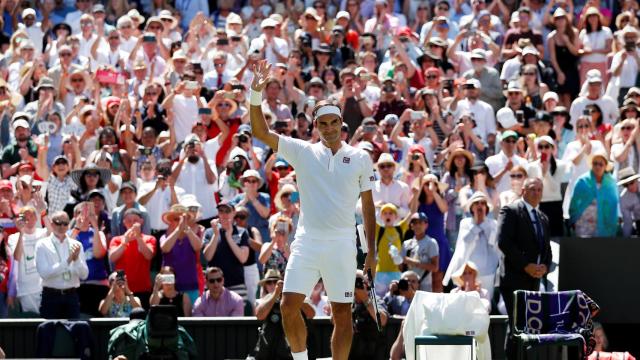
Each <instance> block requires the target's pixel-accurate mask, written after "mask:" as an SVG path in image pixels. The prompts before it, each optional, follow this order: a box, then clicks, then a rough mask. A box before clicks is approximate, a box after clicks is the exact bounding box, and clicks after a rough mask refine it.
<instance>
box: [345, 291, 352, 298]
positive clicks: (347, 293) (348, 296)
mask: <svg viewBox="0 0 640 360" xmlns="http://www.w3.org/2000/svg"><path fill="white" fill-rule="evenodd" d="M344 297H346V298H351V297H353V292H352V291H345V292H344Z"/></svg>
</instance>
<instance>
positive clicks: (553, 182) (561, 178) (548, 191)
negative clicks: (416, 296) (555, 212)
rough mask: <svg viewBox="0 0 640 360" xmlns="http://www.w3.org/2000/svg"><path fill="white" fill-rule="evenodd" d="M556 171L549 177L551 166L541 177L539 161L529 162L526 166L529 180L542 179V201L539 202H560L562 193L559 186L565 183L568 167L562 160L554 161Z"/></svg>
mask: <svg viewBox="0 0 640 360" xmlns="http://www.w3.org/2000/svg"><path fill="white" fill-rule="evenodd" d="M556 165H557V168H556V171H555V173H554V174H553V175H551V165H549V169H548V170H547V174H546V175H545V176H542V166H541V164H540V160H536V161H534V162H531V163H529V164H528V166H527V175H528V176H529V177H530V178H536V177H537V178H540V179H542V200H541V202H550V201H562V193H561V192H560V185H561V184H562V183H563V182H565V179H566V177H567V174H568V173H569V170H570V165H569V164H568V163H566V162H564V161H562V160H556Z"/></svg>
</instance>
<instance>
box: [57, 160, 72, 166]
mask: <svg viewBox="0 0 640 360" xmlns="http://www.w3.org/2000/svg"><path fill="white" fill-rule="evenodd" d="M53 165H69V163H68V162H66V161H64V160H58V161H56V162H55V163H53Z"/></svg>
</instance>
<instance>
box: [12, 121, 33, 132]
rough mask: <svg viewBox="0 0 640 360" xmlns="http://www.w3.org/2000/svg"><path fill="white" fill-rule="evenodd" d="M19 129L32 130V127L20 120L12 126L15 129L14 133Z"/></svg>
mask: <svg viewBox="0 0 640 360" xmlns="http://www.w3.org/2000/svg"><path fill="white" fill-rule="evenodd" d="M19 127H23V128H25V129H30V128H31V126H29V122H28V121H27V120H25V119H18V120H16V121H14V122H13V123H12V124H11V128H12V129H13V131H16V129H17V128H19Z"/></svg>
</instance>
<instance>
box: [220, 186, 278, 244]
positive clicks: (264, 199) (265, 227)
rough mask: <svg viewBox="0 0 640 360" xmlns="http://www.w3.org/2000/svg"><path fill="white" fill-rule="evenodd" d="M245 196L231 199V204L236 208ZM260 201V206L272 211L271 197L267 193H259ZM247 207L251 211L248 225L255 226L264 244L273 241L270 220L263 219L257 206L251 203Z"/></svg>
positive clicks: (239, 195) (240, 195)
mask: <svg viewBox="0 0 640 360" xmlns="http://www.w3.org/2000/svg"><path fill="white" fill-rule="evenodd" d="M245 197H246V195H245V194H238V195H236V197H234V198H233V199H231V201H230V202H229V203H230V204H231V205H233V206H236V205H237V204H239V203H240V202H241V201H242V200H244V198H245ZM258 201H259V202H260V204H262V205H263V206H265V207H266V208H267V209H271V197H270V196H269V195H268V194H265V193H261V192H259V193H258ZM245 207H246V208H247V209H248V210H249V218H248V219H247V225H249V226H253V227H255V228H256V229H258V231H260V235H261V236H262V241H263V242H270V241H271V233H270V231H269V218H266V219H265V218H263V217H262V216H260V214H259V213H258V210H256V208H255V206H253V204H252V203H251V202H250V201H249V202H247V203H246V204H245Z"/></svg>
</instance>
